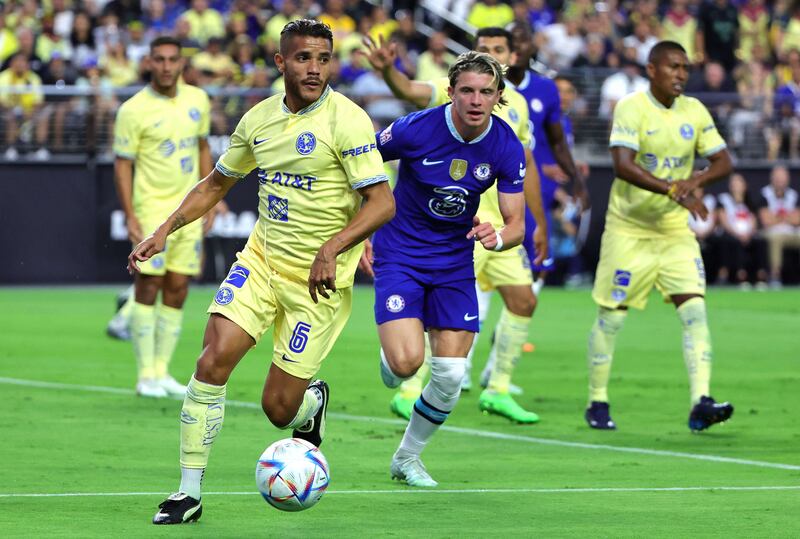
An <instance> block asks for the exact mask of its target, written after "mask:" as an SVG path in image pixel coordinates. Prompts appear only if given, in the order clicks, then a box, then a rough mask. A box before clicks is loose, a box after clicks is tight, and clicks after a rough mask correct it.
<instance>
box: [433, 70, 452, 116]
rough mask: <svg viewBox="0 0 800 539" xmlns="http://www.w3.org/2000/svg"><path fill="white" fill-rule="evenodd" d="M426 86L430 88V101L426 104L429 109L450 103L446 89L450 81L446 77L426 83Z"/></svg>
mask: <svg viewBox="0 0 800 539" xmlns="http://www.w3.org/2000/svg"><path fill="white" fill-rule="evenodd" d="M428 84H429V85H430V87H431V100H430V102H428V108H429V109H432V108H433V107H438V106H439V105H444V104H447V103H449V102H450V96H449V95H447V89H448V88H449V87H450V80H449V79H448V78H447V77H442V78H440V79H434V80H432V81H428Z"/></svg>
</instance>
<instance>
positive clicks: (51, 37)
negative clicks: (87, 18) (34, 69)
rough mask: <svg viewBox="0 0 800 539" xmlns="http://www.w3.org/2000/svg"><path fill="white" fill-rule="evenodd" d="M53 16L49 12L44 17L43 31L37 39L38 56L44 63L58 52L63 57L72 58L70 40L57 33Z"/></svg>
mask: <svg viewBox="0 0 800 539" xmlns="http://www.w3.org/2000/svg"><path fill="white" fill-rule="evenodd" d="M53 24H54V20H53V16H52V15H50V14H48V15H45V16H43V17H42V31H41V33H40V34H39V37H38V38H37V39H36V56H38V57H39V58H40V59H41V60H42V62H43V63H44V64H47V63H48V62H49V61H50V58H51V57H52V56H53V53H55V52H58V53H59V54H60V55H61V58H66V59H67V60H69V59H70V58H72V47H71V46H70V43H69V40H67V39H65V38H63V37H61V36H60V35H58V34H56V33H55V29H54V26H53Z"/></svg>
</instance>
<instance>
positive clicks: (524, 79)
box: [516, 69, 531, 90]
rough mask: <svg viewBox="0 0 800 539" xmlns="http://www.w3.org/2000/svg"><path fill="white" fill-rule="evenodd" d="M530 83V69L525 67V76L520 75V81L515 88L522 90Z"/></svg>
mask: <svg viewBox="0 0 800 539" xmlns="http://www.w3.org/2000/svg"><path fill="white" fill-rule="evenodd" d="M530 83H531V70H530V69H526V70H525V76H523V77H522V82H520V83H519V84H518V85H517V87H516V89H517V90H524V89H525V88H527V87H528V85H529V84H530Z"/></svg>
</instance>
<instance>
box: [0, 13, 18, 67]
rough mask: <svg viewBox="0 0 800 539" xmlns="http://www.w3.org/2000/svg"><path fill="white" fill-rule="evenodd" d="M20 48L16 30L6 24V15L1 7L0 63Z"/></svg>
mask: <svg viewBox="0 0 800 539" xmlns="http://www.w3.org/2000/svg"><path fill="white" fill-rule="evenodd" d="M18 48H19V43H18V42H17V36H16V35H15V34H14V30H13V29H12V28H10V27H9V26H7V25H6V15H5V13H4V12H3V10H2V9H0V63H4V62H5V61H6V60H7V59H8V58H9V57H10V56H11V55H12V54H14V52H16V50H17V49H18Z"/></svg>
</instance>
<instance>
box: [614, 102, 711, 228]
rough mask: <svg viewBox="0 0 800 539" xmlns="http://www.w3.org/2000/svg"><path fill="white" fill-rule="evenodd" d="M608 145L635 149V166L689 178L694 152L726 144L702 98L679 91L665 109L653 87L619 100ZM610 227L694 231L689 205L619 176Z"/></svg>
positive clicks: (708, 151) (660, 175)
mask: <svg viewBox="0 0 800 539" xmlns="http://www.w3.org/2000/svg"><path fill="white" fill-rule="evenodd" d="M609 146H610V147H612V148H613V147H624V148H630V149H631V150H634V151H635V152H636V164H637V165H639V166H640V167H642V168H643V169H645V170H647V171H648V172H650V173H651V174H652V175H653V176H655V177H656V178H660V179H662V180H668V181H672V180H685V179H688V178H690V177H691V175H692V170H693V168H694V157H695V153H699V154H700V155H702V156H703V157H707V156H709V155H712V154H715V153H717V152H719V151H721V150H723V149H725V147H726V145H725V141H724V140H722V137H721V136H720V134H719V132H718V131H717V128H716V126H715V125H714V120H713V119H712V118H711V115H710V114H709V112H708V110H707V109H706V108H705V106H703V104H702V103H700V101H698V100H697V99H695V98H693V97H687V96H679V97H678V98H677V99H675V101H674V103H673V104H672V106H671V107H670V108H667V107H665V106H664V105H662V104H661V103H659V102H658V101H657V100H656V98H655V97H653V94H651V93H650V91H649V90H645V91H640V92H635V93H633V94H630V95H628V96H625V97H624V98H622V99H621V100H620V101H619V103H617V106H616V107H615V108H614V120H613V123H612V126H611V137H610V141H609ZM606 228H608V229H609V230H615V231H619V232H622V233H625V234H628V235H632V236H637V237H653V236H658V235H664V234H668V235H681V234H687V235H689V234H692V231H691V230H690V229H689V212H688V210H686V209H685V208H684V207H682V206H680V205H678V204H677V203H676V202H674V201H673V200H671V199H670V198H669V197H667V196H665V195H661V194H658V193H653V192H651V191H647V190H645V189H642V188H640V187H636V186H635V185H633V184H631V183H629V182H626V181H625V180H622V179H620V178H615V179H614V183H613V184H612V185H611V194H610V197H609V203H608V212H607V214H606Z"/></svg>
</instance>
